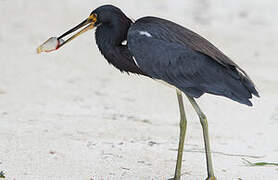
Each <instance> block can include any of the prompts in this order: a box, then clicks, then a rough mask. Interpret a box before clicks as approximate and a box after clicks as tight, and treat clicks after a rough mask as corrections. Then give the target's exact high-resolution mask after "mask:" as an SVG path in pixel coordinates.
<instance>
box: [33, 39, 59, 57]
mask: <svg viewBox="0 0 278 180" xmlns="http://www.w3.org/2000/svg"><path fill="white" fill-rule="evenodd" d="M63 42H64V40H63V39H59V40H58V39H57V37H51V38H49V39H48V40H47V41H45V42H44V43H43V44H42V45H40V46H39V47H38V48H37V53H38V54H40V53H41V52H51V51H55V50H57V49H58V48H59V47H60V46H61V45H62V44H63Z"/></svg>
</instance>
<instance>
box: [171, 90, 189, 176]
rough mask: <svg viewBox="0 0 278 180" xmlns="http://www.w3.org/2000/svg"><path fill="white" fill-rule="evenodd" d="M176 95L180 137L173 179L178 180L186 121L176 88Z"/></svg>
mask: <svg viewBox="0 0 278 180" xmlns="http://www.w3.org/2000/svg"><path fill="white" fill-rule="evenodd" d="M177 97H178V102H179V108H180V139H179V148H178V157H177V163H176V170H175V177H174V179H175V180H180V178H181V164H182V154H183V146H184V139H185V133H186V125H187V121H186V116H185V111H184V105H183V100H182V92H181V91H180V90H177Z"/></svg>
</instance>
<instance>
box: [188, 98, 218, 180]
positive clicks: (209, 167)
mask: <svg viewBox="0 0 278 180" xmlns="http://www.w3.org/2000/svg"><path fill="white" fill-rule="evenodd" d="M186 96H187V98H188V99H189V101H190V103H191V104H192V106H193V108H194V109H195V111H196V112H197V114H198V116H199V118H200V122H201V125H202V128H203V136H204V141H205V150H206V161H207V171H208V177H207V179H206V180H216V177H215V176H214V173H213V167H212V159H211V151H210V144H209V134H208V121H207V117H206V116H205V114H204V113H203V112H202V111H201V109H200V107H199V106H198V104H197V102H196V101H195V99H193V98H192V97H190V96H188V95H186Z"/></svg>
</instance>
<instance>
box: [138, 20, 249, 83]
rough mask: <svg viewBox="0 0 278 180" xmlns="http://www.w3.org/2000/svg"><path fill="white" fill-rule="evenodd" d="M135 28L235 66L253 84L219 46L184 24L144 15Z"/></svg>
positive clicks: (228, 66)
mask: <svg viewBox="0 0 278 180" xmlns="http://www.w3.org/2000/svg"><path fill="white" fill-rule="evenodd" d="M133 29H138V30H141V31H146V32H149V33H150V34H152V36H153V37H154V38H156V39H161V40H164V41H167V42H175V43H178V44H181V45H186V46H187V47H188V48H191V49H192V50H195V51H198V52H200V53H202V54H205V55H207V56H209V57H211V59H212V60H215V61H216V62H218V63H219V64H221V65H223V66H224V67H226V68H230V66H233V67H235V68H236V69H238V70H239V71H240V72H242V73H243V75H244V76H246V78H247V79H248V80H249V81H250V82H251V83H252V84H253V82H252V80H251V79H250V78H249V76H248V75H247V73H246V72H245V71H244V70H243V69H241V68H240V67H239V66H238V65H237V64H236V63H234V62H233V61H232V60H231V59H230V58H229V57H227V56H226V55H225V54H224V53H222V52H221V51H220V50H219V49H218V48H217V47H215V46H214V45H213V44H211V43H210V42H209V41H208V40H206V39H205V38H203V37H201V36H200V35H198V34H197V33H195V32H193V31H191V30H189V29H187V28H185V27H183V26H180V25H178V24H176V23H174V22H172V21H168V20H165V19H161V18H157V17H144V18H140V19H138V20H137V21H136V23H135V24H134V25H133Z"/></svg>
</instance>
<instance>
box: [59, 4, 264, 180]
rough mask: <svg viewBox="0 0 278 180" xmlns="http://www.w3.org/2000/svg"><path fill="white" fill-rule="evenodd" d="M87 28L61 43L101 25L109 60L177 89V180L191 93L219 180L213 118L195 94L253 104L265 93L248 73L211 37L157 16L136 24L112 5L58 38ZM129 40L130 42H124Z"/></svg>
mask: <svg viewBox="0 0 278 180" xmlns="http://www.w3.org/2000/svg"><path fill="white" fill-rule="evenodd" d="M84 26H85V28H83V29H82V30H81V31H79V32H78V33H77V34H75V35H73V36H72V37H70V38H69V39H68V40H67V41H66V42H65V43H63V44H61V45H60V46H59V47H61V46H62V45H64V44H66V43H67V42H69V41H70V40H72V39H74V38H75V37H77V36H79V35H80V34H82V33H83V32H85V31H87V30H89V29H92V28H93V27H96V32H95V39H96V44H97V46H98V48H99V50H100V52H101V53H102V54H103V56H104V57H105V58H106V60H107V61H108V62H109V63H111V64H112V65H114V66H115V67H116V68H117V69H119V70H120V71H121V72H127V73H136V74H139V75H143V76H147V77H149V78H152V79H154V80H160V81H164V82H166V83H167V84H170V85H171V86H173V87H175V88H176V93H177V97H178V103H179V110H180V138H179V147H178V155H177V162H176V169H175V177H174V179H176V180H179V179H180V177H181V163H182V154H183V146H184V139H185V133H186V125H187V120H186V116H185V111H184V105H183V99H182V93H184V94H185V95H186V96H187V98H188V100H189V101H190V103H191V104H192V106H193V108H194V109H195V111H196V112H197V114H198V116H199V118H200V122H201V125H202V129H203V136H204V144H205V152H206V163H207V172H208V177H207V179H208V180H215V179H216V178H215V176H214V172H213V167H212V158H211V150H210V144H209V133H208V123H207V118H206V116H205V114H204V113H203V112H202V111H201V109H200V107H199V106H198V104H197V103H196V101H195V99H194V98H198V97H200V96H201V95H203V94H204V93H210V94H214V95H219V96H224V97H227V98H230V99H232V100H234V101H237V102H239V103H242V104H246V105H248V106H252V103H251V102H250V100H249V99H251V98H252V94H253V95H255V96H257V97H259V94H258V92H257V90H256V89H255V85H254V83H253V82H252V81H251V79H250V78H249V77H248V75H247V74H246V73H245V71H244V70H243V69H241V68H240V67H239V66H238V65H237V64H236V63H234V62H233V61H232V60H231V59H230V58H228V57H227V56H226V55H225V54H223V53H222V52H221V51H220V50H219V49H217V48H216V47H215V46H214V45H212V44H211V43H210V42H209V41H207V40H206V39H204V38H203V37H201V36H200V35H198V34H196V33H194V32H193V31H191V30H189V29H187V28H184V27H182V26H180V25H178V24H176V23H174V22H171V21H168V20H165V19H161V18H157V17H143V18H140V19H138V20H136V21H135V22H133V21H132V20H130V19H129V18H128V17H127V16H126V15H125V14H124V13H123V12H122V11H121V10H120V9H119V8H117V7H115V6H112V5H104V6H101V7H99V8H97V9H95V10H94V11H93V12H92V13H91V14H90V16H89V18H87V19H85V20H84V21H83V22H81V23H80V24H79V25H77V26H76V27H74V28H72V29H71V30H69V31H67V32H66V33H64V34H63V35H61V36H60V37H59V38H58V39H61V38H63V37H64V36H66V35H68V34H70V33H72V32H74V31H76V30H78V29H80V28H81V27H84ZM125 41H127V42H126V43H124V42H125Z"/></svg>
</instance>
